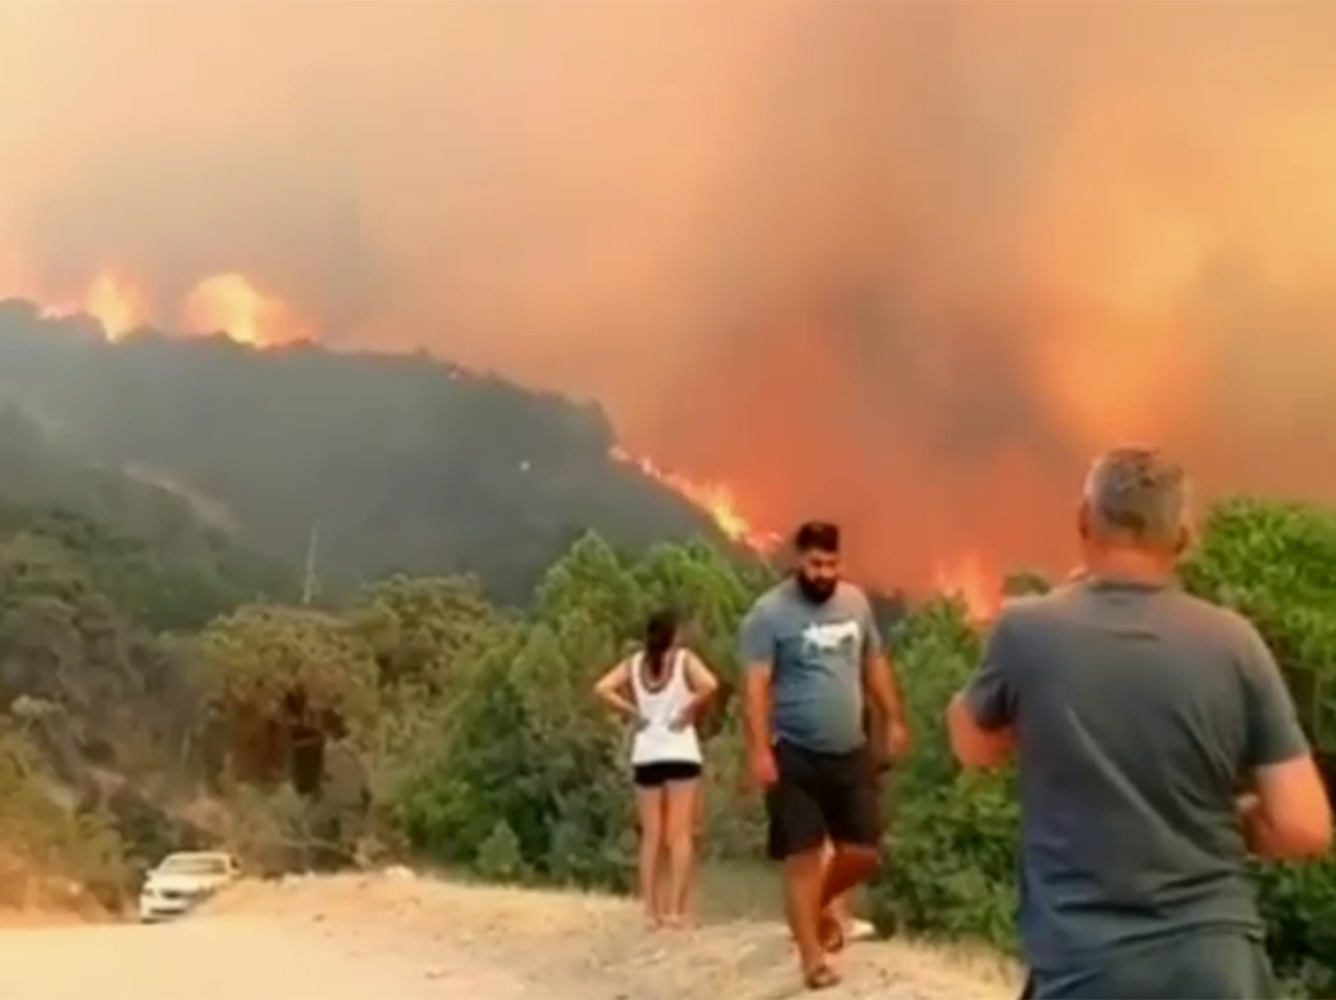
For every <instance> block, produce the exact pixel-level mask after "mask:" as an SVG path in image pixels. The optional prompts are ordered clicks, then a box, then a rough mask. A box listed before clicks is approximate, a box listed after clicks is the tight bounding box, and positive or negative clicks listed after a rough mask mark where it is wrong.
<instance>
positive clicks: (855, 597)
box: [741, 522, 908, 988]
mask: <svg viewBox="0 0 1336 1000" xmlns="http://www.w3.org/2000/svg"><path fill="white" fill-rule="evenodd" d="M796 548H797V556H798V566H797V568H796V569H795V572H794V573H793V575H792V576H790V577H789V578H788V579H786V580H785V581H784V582H783V583H781V584H779V585H778V586H776V587H774V588H773V589H771V590H770V591H769V592H768V593H766V594H764V595H763V596H762V597H761V598H760V599H759V600H758V601H757V602H756V604H755V606H754V607H753V608H752V610H751V613H750V614H749V615H748V616H747V619H746V621H745V622H744V623H743V626H742V635H741V656H742V660H743V663H744V665H745V670H746V682H745V684H746V686H745V696H746V698H745V710H746V719H747V736H748V739H747V753H748V764H749V767H750V771H751V774H752V778H753V780H754V781H755V782H756V784H757V785H758V786H760V787H761V788H762V789H764V790H765V796H766V811H767V813H768V815H769V820H770V833H769V849H770V854H771V856H772V857H773V858H775V859H776V860H782V861H783V862H784V882H785V896H786V900H787V909H788V917H789V925H790V929H791V930H792V931H793V937H794V941H795V942H796V944H797V946H798V951H799V955H800V960H801V963H802V967H803V974H804V977H805V980H806V982H807V984H808V986H809V987H812V988H821V987H826V986H832V985H834V984H835V983H836V982H838V977H837V976H836V975H835V973H834V972H833V971H832V969H831V968H830V965H829V963H828V959H827V952H831V951H836V950H838V949H839V947H840V946H841V945H842V943H843V935H842V932H841V931H842V929H841V921H840V919H839V915H838V914H837V913H835V912H833V910H832V906H831V904H832V903H833V902H834V901H835V900H837V899H838V898H840V897H841V896H843V895H844V894H845V893H846V892H848V891H849V890H851V889H852V888H854V887H855V886H856V885H858V884H859V883H861V882H863V881H864V880H865V879H867V878H868V877H869V876H870V875H872V874H873V873H874V872H875V871H876V870H877V867H878V865H879V851H878V845H879V842H880V839H881V807H880V802H879V796H878V789H877V770H878V765H879V763H881V762H879V761H876V760H874V759H873V757H872V753H871V750H870V747H869V742H868V734H867V731H866V723H865V718H866V716H867V714H868V713H865V701H866V699H867V698H870V699H871V700H872V701H873V702H875V704H876V707H877V708H878V709H880V711H879V712H876V713H871V714H872V715H874V716H875V717H879V718H880V719H881V720H884V725H885V730H886V731H885V733H884V734H880V733H879V734H875V735H876V736H877V739H876V740H875V741H874V742H876V743H877V744H879V745H881V746H882V747H884V748H885V750H886V752H887V753H888V754H891V755H898V754H900V753H903V752H904V751H905V749H906V748H907V744H908V735H907V730H906V728H905V722H904V716H903V712H902V708H901V702H900V698H899V693H898V691H897V690H896V688H895V684H894V680H893V677H892V675H891V672H890V668H889V665H888V664H887V662H886V660H885V658H884V656H883V654H882V649H881V640H880V637H879V636H878V634H877V627H876V623H875V622H874V621H873V618H872V609H871V606H870V605H869V603H868V600H867V597H866V596H864V594H863V592H862V591H860V590H859V589H858V588H857V587H855V586H853V585H852V584H850V583H846V582H844V581H842V580H841V579H840V576H839V548H840V538H839V529H838V528H837V527H836V526H835V525H832V524H825V523H820V522H810V523H808V524H805V525H803V526H802V527H801V528H800V529H799V530H798V534H797V537H796ZM827 844H829V845H831V847H832V848H833V850H831V851H830V852H829V853H828V852H827Z"/></svg>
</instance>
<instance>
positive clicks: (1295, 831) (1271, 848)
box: [1239, 754, 1332, 861]
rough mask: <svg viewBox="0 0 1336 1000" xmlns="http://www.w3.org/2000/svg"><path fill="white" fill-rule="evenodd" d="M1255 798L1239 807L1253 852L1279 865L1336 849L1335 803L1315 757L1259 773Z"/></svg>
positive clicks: (1277, 765)
mask: <svg viewBox="0 0 1336 1000" xmlns="http://www.w3.org/2000/svg"><path fill="white" fill-rule="evenodd" d="M1255 777H1256V792H1255V793H1254V794H1252V795H1246V796H1244V797H1243V799H1242V800H1240V802H1239V813H1240V819H1241V820H1242V823H1243V832H1244V836H1245V838H1246V839H1247V841H1248V847H1249V849H1250V850H1252V852H1253V853H1254V854H1257V855H1258V856H1259V857H1263V858H1272V859H1275V860H1290V861H1297V860H1300V859H1303V858H1312V857H1317V856H1319V855H1322V854H1326V853H1327V851H1329V850H1330V849H1331V840H1332V830H1331V827H1332V820H1331V803H1330V802H1329V801H1328V800H1327V790H1326V788H1325V787H1324V785H1323V782H1322V776H1321V775H1320V774H1319V773H1318V770H1317V764H1316V762H1315V761H1314V760H1313V756H1312V754H1304V755H1303V756H1300V757H1295V758H1294V759H1292V760H1287V761H1284V762H1282V763H1279V764H1271V765H1268V766H1265V767H1259V768H1257V769H1256V772H1255Z"/></svg>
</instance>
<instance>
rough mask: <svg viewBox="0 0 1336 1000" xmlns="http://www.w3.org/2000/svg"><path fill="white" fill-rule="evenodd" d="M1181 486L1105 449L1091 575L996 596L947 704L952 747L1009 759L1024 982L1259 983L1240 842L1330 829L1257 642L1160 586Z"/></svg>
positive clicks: (1256, 928)
mask: <svg viewBox="0 0 1336 1000" xmlns="http://www.w3.org/2000/svg"><path fill="white" fill-rule="evenodd" d="M1187 499H1188V484H1187V480H1186V477H1185V476H1184V474H1183V471H1182V469H1181V468H1179V467H1178V466H1177V465H1174V464H1173V463H1171V462H1169V461H1167V460H1165V459H1164V458H1163V457H1162V456H1161V455H1160V454H1159V453H1157V452H1155V451H1152V450H1148V449H1139V448H1123V449H1117V450H1114V451H1111V452H1109V453H1108V454H1106V455H1104V456H1103V457H1102V458H1101V459H1099V460H1098V461H1097V462H1096V463H1095V465H1094V467H1093V468H1092V470H1091V472H1090V475H1089V477H1088V479H1087V482H1086V488H1085V493H1084V496H1083V497H1082V503H1081V507H1080V515H1079V528H1080V535H1081V543H1082V550H1083V556H1084V562H1085V565H1084V569H1085V575H1084V576H1082V577H1080V578H1078V579H1075V580H1073V581H1071V582H1069V583H1068V584H1067V585H1066V586H1064V587H1062V588H1060V589H1058V590H1055V591H1053V592H1052V593H1050V594H1048V595H1045V596H1043V597H1038V598H1030V599H1025V600H1021V601H1017V602H1015V603H1013V604H1011V605H1009V606H1008V607H1007V609H1006V610H1005V611H1004V612H1003V614H1002V616H1001V617H1000V618H999V619H998V621H997V623H996V624H995V626H994V628H993V631H992V634H991V635H990V637H989V640H988V643H987V648H986V650H985V652H984V658H983V665H982V668H981V669H980V671H979V673H978V674H977V675H976V676H975V678H974V680H973V682H972V683H971V684H970V685H969V687H967V688H966V689H965V690H964V691H962V692H961V693H960V694H958V695H957V696H956V698H955V699H954V700H953V701H952V703H951V707H950V709H949V710H948V713H947V715H948V724H949V727H950V731H951V740H952V744H953V746H954V747H955V751H956V754H957V756H958V757H959V758H960V760H961V762H962V763H963V764H965V765H966V766H970V767H988V766H992V765H995V764H998V763H1001V762H1002V761H1003V760H1004V759H1005V758H1006V757H1007V756H1008V755H1009V754H1010V753H1012V752H1013V751H1014V752H1015V753H1016V755H1017V758H1018V763H1019V766H1020V782H1021V809H1022V862H1021V887H1020V888H1021V916H1020V920H1021V932H1022V939H1023V943H1024V951H1025V956H1026V959H1027V962H1028V964H1029V967H1030V972H1031V975H1030V981H1029V984H1028V985H1027V988H1026V994H1027V995H1028V996H1033V997H1122V998H1136V997H1157V998H1173V997H1240V998H1242V997H1250V998H1262V997H1270V996H1274V995H1275V991H1276V986H1275V983H1274V982H1273V980H1272V976H1271V971H1270V967H1269V965H1268V963H1267V958H1266V953H1265V951H1264V950H1263V947H1262V933H1263V928H1262V924H1261V920H1260V917H1259V915H1258V910H1257V905H1256V902H1255V897H1254V888H1253V885H1252V881H1251V879H1250V878H1249V875H1248V870H1247V853H1248V850H1249V849H1251V850H1252V851H1253V852H1254V853H1256V854H1259V855H1262V856H1264V857H1272V858H1302V857H1308V856H1313V855H1317V854H1321V853H1324V852H1325V851H1326V850H1327V849H1328V847H1329V845H1330V843H1331V808H1330V805H1329V803H1328V802H1327V800H1326V795H1325V792H1324V790H1323V787H1322V783H1321V779H1320V777H1319V775H1318V772H1317V769H1316V767H1315V766H1314V763H1313V758H1312V755H1311V753H1310V751H1309V748H1308V745H1307V743H1306V741H1305V739H1304V734H1303V732H1302V730H1301V729H1300V727H1299V724H1298V721H1297V719H1296V717H1295V711H1294V706H1293V704H1292V702H1291V700H1290V696H1289V694H1288V692H1287V691H1286V688H1285V685H1284V684H1283V682H1282V680H1281V677H1280V673H1279V671H1278V669H1277V667H1276V663H1275V661H1274V660H1273V659H1272V656H1271V653H1270V652H1269V651H1268V649H1267V647H1266V644H1265V643H1264V642H1263V640H1262V638H1261V637H1260V636H1259V635H1258V633H1257V631H1256V630H1255V629H1254V628H1253V627H1252V625H1250V624H1249V623H1248V622H1247V621H1245V620H1244V619H1243V618H1241V617H1239V616H1238V615H1236V614H1234V613H1232V612H1230V611H1227V610H1224V609H1222V608H1218V607H1215V606H1213V605H1210V604H1207V603H1205V602H1204V601H1200V600H1197V599H1195V598H1193V597H1190V596H1188V595H1187V594H1185V593H1183V592H1182V591H1181V590H1179V589H1177V588H1176V587H1175V586H1174V584H1173V574H1174V569H1175V565H1176V563H1177V561H1178V558H1179V556H1180V554H1181V553H1182V551H1183V549H1184V548H1185V546H1186V544H1187V539H1188V527H1187V507H1188V503H1187ZM1248 786H1251V787H1253V789H1254V790H1255V795H1251V796H1248V797H1246V798H1245V799H1242V800H1241V799H1239V798H1238V794H1239V792H1240V790H1241V789H1243V788H1245V787H1248Z"/></svg>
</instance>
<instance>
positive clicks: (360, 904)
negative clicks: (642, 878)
mask: <svg viewBox="0 0 1336 1000" xmlns="http://www.w3.org/2000/svg"><path fill="white" fill-rule="evenodd" d="M843 968H844V971H845V974H846V975H845V983H844V984H843V985H842V986H841V987H839V988H837V989H835V990H830V991H827V992H825V993H823V994H821V996H823V997H826V998H829V1000H839V998H872V997H877V998H881V1000H895V998H904V1000H910V998H915V1000H952V998H955V1000H958V998H961V997H981V998H985V997H986V998H992V997H997V998H999V1000H1000V998H1004V997H1014V996H1015V995H1016V986H1015V982H1014V980H1012V979H1011V977H1010V976H1009V975H1008V974H1007V972H1006V971H1005V970H1004V969H1002V968H1001V967H1000V966H990V963H988V962H987V961H985V960H981V959H968V958H965V957H962V956H960V955H955V954H952V953H948V952H944V951H941V950H936V949H931V948H924V947H920V946H915V945H912V944H909V943H903V942H882V943H872V944H857V945H854V946H853V947H852V948H851V949H850V951H849V953H848V954H847V955H846V956H845V958H844V962H843ZM801 993H802V990H801V989H800V988H799V983H798V979H797V976H796V974H795V973H794V969H793V960H792V953H791V951H790V949H789V946H788V942H787V939H786V935H785V932H784V930H783V929H782V927H780V926H779V925H778V924H768V923H759V922H756V921H735V922H728V923H718V924H711V925H709V926H705V927H701V928H697V929H692V930H682V931H671V932H669V931H660V932H655V933H650V932H648V931H646V930H645V929H644V928H643V926H642V924H641V921H640V919H639V914H638V912H637V910H636V909H635V907H634V906H633V905H632V904H630V903H627V902H623V901H618V900H612V899H607V898H603V897H597V896H580V895H569V894H556V893H539V892H527V891H521V890H511V889H498V888H494V887H472V886H464V885H458V884H454V883H448V882H442V881H437V880H434V879H427V878H418V877H414V876H412V875H410V874H409V873H407V872H405V871H402V870H399V871H392V872H389V873H385V874H377V875H353V876H337V877H322V878H299V879H289V880H285V881H284V882H282V883H268V884H258V883H244V884H241V885H239V886H237V887H235V888H234V889H232V890H231V891H229V892H228V893H227V894H226V895H225V896H224V897H223V898H221V899H219V900H218V901H216V903H215V904H214V905H212V906H211V907H209V908H208V910H207V911H205V912H201V913H198V914H195V915H194V916H192V917H190V918H188V919H185V920H181V921H178V922H176V923H173V924H167V925H160V926H153V927H140V926H136V925H129V924H121V925H113V924H102V925H83V926H74V927H71V926H55V927H44V928H31V927H25V928H16V929H6V930H0V998H3V1000H40V998H48V997H49V998H57V997H59V998H71V1000H74V998H77V1000H89V998H97V1000H132V998H133V1000H155V998H163V1000H203V998H219V1000H252V998H253V1000H269V998H282V1000H303V998H308V997H309V998H312V1000H316V998H319V1000H353V998H359V1000H360V998H384V1000H419V998H420V1000H440V998H447V997H451V998H453V997H458V998H460V1000H520V998H535V1000H539V998H541V1000H567V998H569V1000H640V998H645V1000H649V998H663V1000H667V998H678V1000H688V998H702V1000H703V998H722V997H732V998H738V1000H744V998H746V1000H751V998H756V1000H761V998H767V1000H779V998H782V997H789V996H797V995H800V994H801Z"/></svg>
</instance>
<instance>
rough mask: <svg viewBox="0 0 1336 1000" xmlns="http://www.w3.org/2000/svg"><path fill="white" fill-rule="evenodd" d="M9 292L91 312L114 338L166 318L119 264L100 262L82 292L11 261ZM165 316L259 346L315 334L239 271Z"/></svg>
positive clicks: (57, 313) (49, 306)
mask: <svg viewBox="0 0 1336 1000" xmlns="http://www.w3.org/2000/svg"><path fill="white" fill-rule="evenodd" d="M5 297H15V298H23V299H28V300H30V301H32V302H35V303H37V305H38V307H39V308H40V310H41V313H42V315H43V316H45V317H48V318H50V319H64V318H68V317H71V316H80V315H82V316H88V317H91V318H92V319H94V320H96V321H97V322H98V324H99V325H100V326H101V327H102V329H103V332H104V335H105V336H106V338H107V340H109V341H113V342H114V341H118V340H121V339H122V338H124V337H125V336H126V335H127V334H128V333H130V332H132V331H133V330H135V329H138V328H141V327H144V326H147V325H149V324H151V323H156V322H160V321H161V320H163V319H164V316H163V315H162V313H161V312H160V310H158V309H157V308H155V306H156V303H155V302H154V300H153V297H152V296H151V295H150V294H149V293H148V292H147V291H146V290H145V287H144V286H143V285H142V284H141V283H139V282H137V281H135V280H134V278H133V277H132V276H131V275H130V273H129V271H128V269H126V268H124V267H121V266H119V265H116V264H106V265H103V266H101V267H99V268H97V269H96V270H95V271H94V272H93V276H92V277H91V278H90V279H89V281H88V283H87V285H86V286H85V288H84V290H83V291H82V292H81V293H79V294H75V295H50V294H46V293H45V290H44V288H43V285H42V283H41V282H38V281H35V280H33V276H32V274H31V273H30V272H29V271H28V270H27V269H26V268H22V267H20V266H17V265H15V264H13V263H12V262H11V263H10V264H9V266H6V267H4V268H0V298H5ZM166 318H167V319H175V320H176V321H177V322H178V325H179V326H180V327H181V328H182V329H184V330H185V332H187V333H192V334H202V335H207V334H216V333H223V334H225V335H226V336H228V337H230V338H231V339H232V340H234V341H236V342H237V343H239V344H247V345H249V346H251V347H259V348H263V347H272V346H275V345H277V344H283V343H289V342H291V341H294V340H300V339H303V338H306V337H309V336H311V335H312V331H311V330H310V328H309V326H308V324H307V323H306V322H305V321H304V320H303V319H302V317H301V316H300V314H299V313H298V311H297V310H296V309H294V308H293V307H292V306H291V305H289V304H288V303H287V302H286V301H284V300H283V299H281V298H279V297H277V296H274V295H270V294H267V293H266V292H264V291H262V290H261V289H260V288H259V287H258V286H257V284H256V283H255V282H254V281H253V280H252V279H251V278H249V277H247V276H246V275H243V274H240V273H237V272H228V273H225V274H214V275H209V276H207V277H205V278H202V279H200V280H199V281H198V282H197V283H196V284H195V285H194V286H193V287H192V288H191V289H190V291H189V292H187V293H186V295H185V296H184V297H183V299H182V300H181V302H180V308H179V309H178V310H175V311H174V312H171V313H169V315H168V316H167V317H166Z"/></svg>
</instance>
